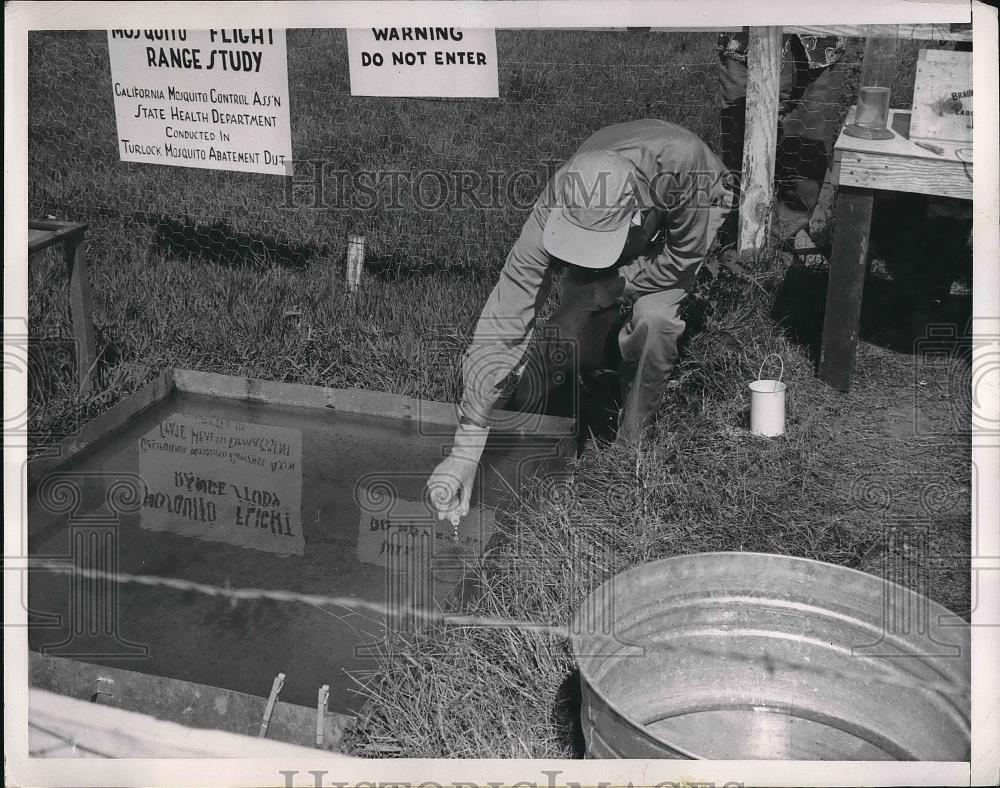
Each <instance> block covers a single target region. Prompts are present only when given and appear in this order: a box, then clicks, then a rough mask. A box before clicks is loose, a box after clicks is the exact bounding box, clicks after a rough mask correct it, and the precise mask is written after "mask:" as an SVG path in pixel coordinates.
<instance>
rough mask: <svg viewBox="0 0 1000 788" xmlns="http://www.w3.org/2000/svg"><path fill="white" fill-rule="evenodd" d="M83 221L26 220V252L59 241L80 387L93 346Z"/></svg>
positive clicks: (88, 373) (91, 364)
mask: <svg viewBox="0 0 1000 788" xmlns="http://www.w3.org/2000/svg"><path fill="white" fill-rule="evenodd" d="M86 234H87V225H85V224H79V223H77V222H55V221H38V220H33V219H29V220H28V255H29V256H30V255H33V254H34V253H35V252H40V251H41V250H42V249H47V248H48V247H50V246H53V245H54V244H57V243H61V244H62V246H63V254H64V255H65V258H66V267H67V269H68V271H69V306H70V314H71V315H72V318H73V340H74V343H75V345H76V366H77V373H78V375H79V377H80V391H89V390H90V388H91V385H92V383H93V375H94V368H95V367H96V363H95V362H96V360H97V350H96V343H95V341H94V323H93V318H92V317H91V303H92V302H91V297H90V281H89V279H88V277H87V256H86V245H87V239H86Z"/></svg>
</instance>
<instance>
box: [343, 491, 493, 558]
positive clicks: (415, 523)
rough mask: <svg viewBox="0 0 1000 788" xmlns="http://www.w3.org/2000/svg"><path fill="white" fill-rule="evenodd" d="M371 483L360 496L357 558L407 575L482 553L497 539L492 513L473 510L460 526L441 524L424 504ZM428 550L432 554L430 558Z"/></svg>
mask: <svg viewBox="0 0 1000 788" xmlns="http://www.w3.org/2000/svg"><path fill="white" fill-rule="evenodd" d="M380 487H381V485H372V486H371V487H369V488H367V489H366V490H364V491H363V492H362V495H361V496H360V503H361V522H360V523H359V525H358V560H359V561H364V562H365V563H368V564H375V565H377V566H385V567H389V568H391V569H393V570H395V571H404V570H405V567H407V566H424V565H425V564H426V563H427V562H429V561H430V560H431V558H432V557H433V558H434V559H445V560H447V559H448V558H454V557H462V556H464V557H472V556H478V555H481V554H482V552H483V547H484V545H485V544H486V542H487V541H488V540H489V538H490V536H492V535H493V530H494V529H493V512H492V511H491V510H488V509H483V508H481V507H474V508H472V509H471V510H470V511H469V514H468V515H467V516H466V517H464V518H463V519H462V521H461V522H460V523H459V526H458V541H457V542H456V541H455V539H454V529H453V528H452V525H451V523H449V522H448V521H446V520H445V521H441V520H438V519H437V518H436V517H435V516H434V515H433V514H432V513H431V510H430V508H429V505H428V504H427V503H426V502H424V501H413V500H407V499H406V498H399V497H397V496H396V495H395V494H393V493H392V492H391V491H388V490H385V489H379V488H380ZM428 548H429V549H430V554H428Z"/></svg>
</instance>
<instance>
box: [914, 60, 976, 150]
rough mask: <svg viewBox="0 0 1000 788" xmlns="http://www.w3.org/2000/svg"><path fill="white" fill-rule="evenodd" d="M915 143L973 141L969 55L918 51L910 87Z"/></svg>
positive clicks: (970, 61)
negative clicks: (921, 141) (922, 141)
mask: <svg viewBox="0 0 1000 788" xmlns="http://www.w3.org/2000/svg"><path fill="white" fill-rule="evenodd" d="M910 136H911V137H913V138H916V139H926V140H949V141H954V142H971V141H972V53H971V52H949V51H946V50H939V49H921V50H920V55H919V58H918V60H917V75H916V80H915V82H914V85H913V120H912V122H911V126H910Z"/></svg>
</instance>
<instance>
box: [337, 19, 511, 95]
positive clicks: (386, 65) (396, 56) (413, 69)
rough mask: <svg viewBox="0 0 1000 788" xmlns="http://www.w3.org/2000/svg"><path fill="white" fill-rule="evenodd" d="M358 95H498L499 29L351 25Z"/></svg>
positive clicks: (351, 53) (354, 92) (354, 88)
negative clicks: (360, 26)
mask: <svg viewBox="0 0 1000 788" xmlns="http://www.w3.org/2000/svg"><path fill="white" fill-rule="evenodd" d="M347 53H348V58H349V61H350V70H351V95H353V96H446V97H452V98H462V97H480V98H496V97H497V96H499V95H500V88H499V82H498V79H497V37H496V31H494V30H483V29H472V30H470V29H468V28H460V27H366V28H361V29H348V31H347Z"/></svg>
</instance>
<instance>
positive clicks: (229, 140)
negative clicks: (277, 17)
mask: <svg viewBox="0 0 1000 788" xmlns="http://www.w3.org/2000/svg"><path fill="white" fill-rule="evenodd" d="M108 53H109V55H110V58H111V85H112V89H113V91H114V101H115V118H116V120H117V127H118V140H117V142H118V153H119V156H120V157H121V160H122V161H132V162H140V163H143V164H168V165H173V166H179V167H200V168H203V169H214V170H235V171H238V172H260V173H270V174H274V175H287V174H288V171H287V163H289V162H290V161H291V159H292V137H291V126H290V123H289V115H288V62H287V57H286V51H285V31H284V30H272V29H270V28H255V29H251V30H238V29H228V30H109V31H108Z"/></svg>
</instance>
